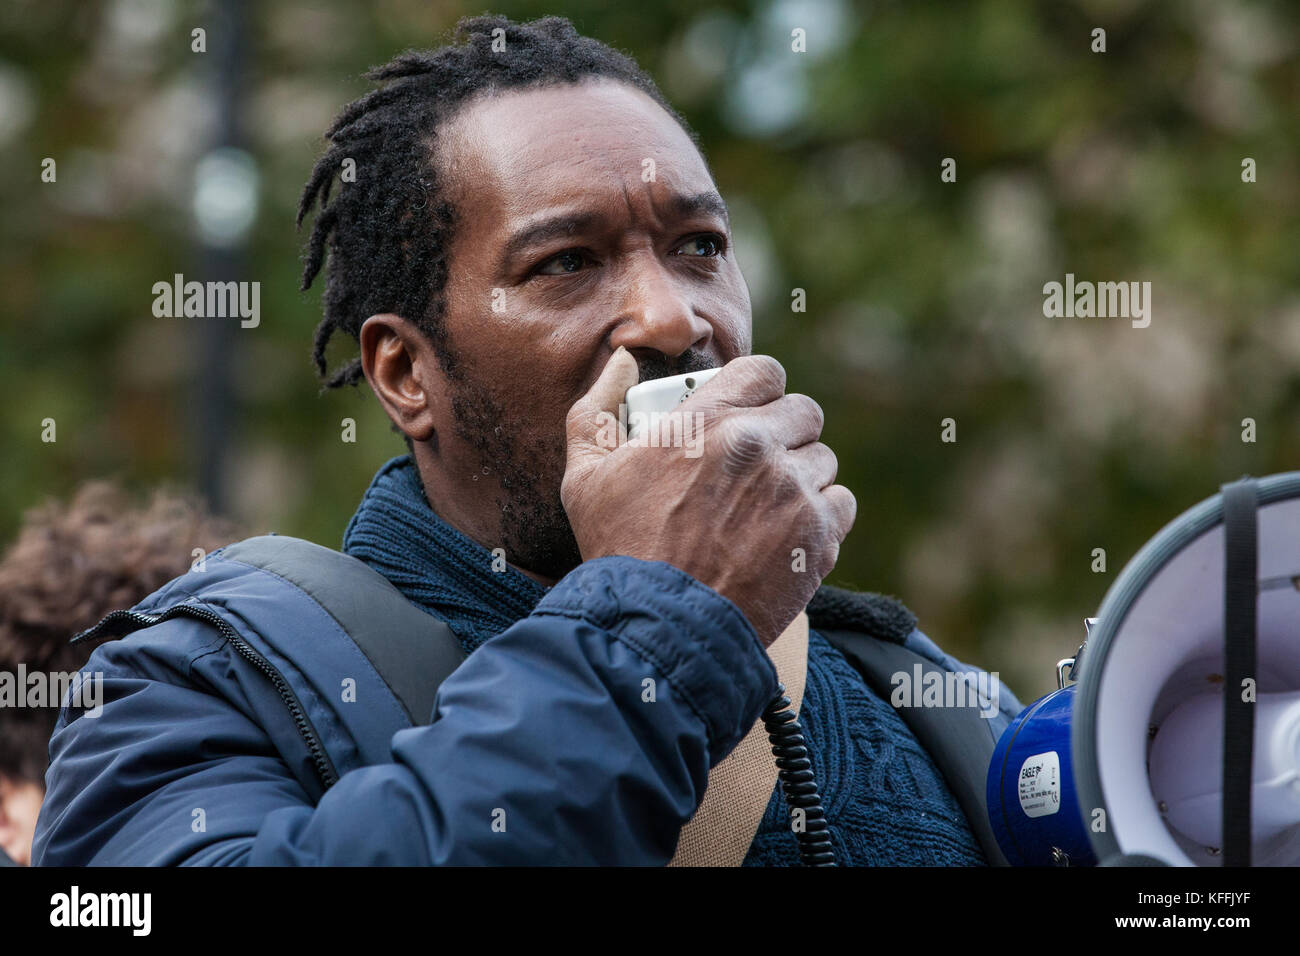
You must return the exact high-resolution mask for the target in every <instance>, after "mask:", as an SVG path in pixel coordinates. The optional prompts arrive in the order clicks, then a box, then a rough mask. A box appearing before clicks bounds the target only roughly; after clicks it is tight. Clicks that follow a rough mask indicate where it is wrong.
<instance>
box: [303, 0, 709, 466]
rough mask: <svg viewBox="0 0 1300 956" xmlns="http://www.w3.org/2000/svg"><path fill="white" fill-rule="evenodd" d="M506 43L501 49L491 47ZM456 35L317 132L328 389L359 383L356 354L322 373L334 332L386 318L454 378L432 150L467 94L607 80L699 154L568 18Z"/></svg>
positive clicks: (490, 23) (416, 53)
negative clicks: (409, 330) (350, 175)
mask: <svg viewBox="0 0 1300 956" xmlns="http://www.w3.org/2000/svg"><path fill="white" fill-rule="evenodd" d="M498 30H499V31H502V32H501V33H498V34H497V36H496V37H495V38H494V36H493V32H494V31H498ZM502 37H503V38H504V40H505V43H504V46H505V49H504V50H498V51H494V50H493V45H494V41H495V42H496V44H497V45H498V46H500V39H501V38H502ZM455 39H456V41H457V42H456V43H454V44H452V45H448V46H444V47H441V48H440V49H437V50H410V51H407V52H406V53H403V54H401V55H399V56H398V57H396V58H395V59H393V60H392V61H390V62H389V63H387V64H385V65H384V66H380V67H377V68H375V69H373V70H371V71H370V72H369V73H367V74H366V76H367V78H368V79H370V80H373V81H375V82H377V83H380V84H384V85H382V86H381V87H380V88H379V89H376V90H372V91H371V92H369V93H367V94H366V95H365V96H363V97H361V98H360V99H358V100H356V101H355V102H353V103H351V104H349V105H348V106H346V107H344V109H343V111H342V112H341V113H339V115H338V117H337V118H336V119H335V120H334V124H333V125H332V126H331V127H330V128H329V129H328V130H327V131H326V133H325V137H326V139H327V140H329V143H330V146H329V149H328V150H327V151H326V153H325V154H324V155H323V156H321V158H320V159H319V160H318V161H317V163H316V166H315V168H314V169H312V174H311V178H310V179H309V180H308V182H307V185H306V186H305V187H304V189H303V192H302V198H301V199H300V201H299V203H298V219H297V223H298V225H299V226H301V225H302V220H303V218H304V217H305V216H306V215H307V213H308V212H309V211H310V210H311V208H312V206H313V205H315V204H316V203H317V202H318V201H319V203H320V212H319V214H318V215H317V217H316V221H315V223H314V225H313V227H312V231H311V237H310V238H309V240H308V242H307V249H306V255H305V266H304V268H303V273H302V285H301V290H302V291H306V290H307V289H308V288H310V286H311V284H312V281H313V280H314V279H315V277H316V274H317V273H318V272H320V270H321V266H322V264H323V263H324V259H325V251H326V245H327V244H328V246H329V268H328V276H327V279H326V285H325V294H324V303H323V304H324V317H323V318H322V319H321V322H320V324H319V325H318V326H317V327H316V334H315V338H314V341H313V346H312V359H313V361H314V362H315V365H316V371H317V373H318V374H319V375H320V377H321V380H322V382H323V385H324V387H325V388H336V387H338V386H340V385H356V384H357V383H358V382H359V381H360V380H361V379H362V377H363V373H362V370H361V359H360V358H353V359H352V360H351V361H349V362H348V363H346V364H345V365H343V366H342V367H341V368H339V369H337V370H335V371H334V372H332V373H328V372H327V371H326V361H325V348H326V346H327V345H328V344H329V341H330V338H331V336H333V334H334V333H335V332H336V331H338V330H340V329H341V330H343V331H344V332H346V333H347V334H348V335H350V336H351V337H352V338H353V339H359V337H360V332H361V325H362V323H364V322H365V320H366V319H367V318H368V317H370V316H371V315H375V314H377V313H382V312H391V313H394V314H397V315H401V316H403V317H405V318H407V319H409V320H410V321H412V322H414V323H415V324H416V325H417V327H419V328H420V329H421V330H422V331H423V332H424V333H425V335H427V336H428V337H429V339H430V341H432V342H433V343H434V345H435V346H436V347H437V352H438V359H439V362H440V363H442V365H443V367H444V368H445V369H447V370H448V371H449V372H450V371H453V370H454V360H453V357H452V355H451V352H450V350H449V348H448V344H447V341H446V332H445V329H444V327H443V324H442V313H443V309H444V307H445V300H444V297H443V292H444V290H445V288H446V284H447V250H448V249H449V248H450V246H451V242H452V236H453V229H454V226H455V222H456V213H455V210H454V209H453V208H452V206H451V204H450V203H449V202H448V201H447V199H446V191H445V189H444V186H445V183H444V177H443V175H442V171H441V170H439V169H437V168H435V167H436V162H435V155H434V149H433V145H434V140H435V138H436V137H437V135H438V130H439V128H440V127H441V126H442V124H443V123H445V122H446V121H447V120H449V119H450V118H451V117H452V116H453V115H454V114H455V113H456V112H457V110H458V109H459V108H460V107H462V106H464V105H466V103H467V102H468V100H469V99H470V98H471V97H474V96H476V95H478V94H480V93H483V94H488V95H494V94H496V93H498V92H500V91H504V90H517V89H525V88H538V87H545V86H552V85H559V84H566V83H578V82H579V81H581V80H583V79H586V78H589V77H608V78H611V79H614V80H619V81H622V82H624V83H627V84H629V85H630V86H632V87H634V88H636V89H638V90H640V91H642V92H643V93H645V94H647V95H648V96H650V97H651V98H652V99H653V100H654V101H655V102H657V103H658V104H659V105H660V106H662V107H663V108H664V110H666V111H667V112H668V114H669V115H670V116H672V117H673V118H674V119H675V120H676V121H677V122H678V123H679V124H680V125H681V127H682V129H683V130H684V131H685V132H686V134H687V136H689V137H690V139H691V142H693V143H695V145H696V147H697V148H698V146H699V138H698V136H697V135H696V133H695V132H694V131H693V130H692V129H691V128H690V127H689V125H688V124H687V123H686V121H685V120H684V119H683V118H682V117H681V116H679V115H678V114H677V112H676V111H675V110H674V109H673V108H672V107H671V106H669V105H668V102H667V101H666V100H665V99H664V97H663V94H662V93H660V92H659V88H658V87H657V86H656V85H655V82H654V81H653V80H652V79H651V78H650V77H649V75H647V74H646V73H645V72H643V71H642V70H641V68H640V67H638V66H637V65H636V63H635V62H633V61H632V59H631V58H629V57H628V56H626V55H624V54H623V53H620V52H618V51H616V50H614V49H612V48H611V47H609V46H606V45H605V44H603V43H601V42H600V41H598V40H593V39H591V38H589V37H584V36H581V35H580V34H579V33H578V32H577V30H576V29H575V28H574V26H573V24H572V23H570V22H569V20H567V19H565V18H564V17H556V16H549V17H543V18H542V19H539V20H534V21H532V22H530V23H523V24H518V23H513V22H512V21H510V20H509V19H507V18H505V17H502V16H491V15H489V16H477V17H467V18H463V19H461V20H460V21H459V22H458V23H457V24H456V30H455ZM347 159H351V160H352V161H353V162H354V163H355V168H356V171H357V172H356V177H355V181H351V180H348V181H341V182H340V186H339V192H338V195H337V196H335V198H334V200H333V202H331V201H330V190H331V187H332V186H333V183H334V177H335V175H336V174H337V173H339V171H340V170H341V169H342V167H343V163H344V160H347ZM408 444H409V442H408Z"/></svg>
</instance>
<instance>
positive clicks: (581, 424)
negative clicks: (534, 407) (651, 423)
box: [565, 345, 640, 466]
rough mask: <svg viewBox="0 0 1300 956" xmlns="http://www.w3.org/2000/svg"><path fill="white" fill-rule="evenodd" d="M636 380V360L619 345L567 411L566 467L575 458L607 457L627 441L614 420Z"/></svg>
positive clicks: (624, 432)
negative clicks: (588, 386) (567, 449)
mask: <svg viewBox="0 0 1300 956" xmlns="http://www.w3.org/2000/svg"><path fill="white" fill-rule="evenodd" d="M639 377H640V371H639V370H638V368H637V364H636V359H635V358H633V357H632V353H631V352H629V351H628V350H627V349H625V348H624V347H623V346H621V345H620V346H619V347H618V349H617V350H616V351H615V352H614V354H613V355H611V356H610V359H609V361H608V362H606V363H605V368H604V370H602V371H601V373H600V377H599V378H597V379H596V381H595V382H593V383H592V386H591V388H590V389H588V390H587V394H586V395H583V396H582V398H580V399H578V400H577V401H576V402H574V403H573V407H572V408H570V409H569V415H568V418H567V419H566V420H565V431H566V434H567V436H568V443H569V464H570V466H572V465H573V464H574V461H575V459H576V458H583V457H589V456H604V455H607V454H609V453H610V452H611V451H613V450H614V449H615V448H617V447H618V445H619V444H621V443H622V442H623V441H625V440H626V439H627V434H626V431H625V429H624V427H623V425H622V424H621V423H620V422H619V420H618V407H619V405H621V404H622V403H623V396H624V395H626V394H627V390H628V389H629V388H631V387H632V386H633V385H635V384H636V383H637V379H638V378H639Z"/></svg>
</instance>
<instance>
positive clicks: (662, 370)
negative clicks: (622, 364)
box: [636, 349, 718, 384]
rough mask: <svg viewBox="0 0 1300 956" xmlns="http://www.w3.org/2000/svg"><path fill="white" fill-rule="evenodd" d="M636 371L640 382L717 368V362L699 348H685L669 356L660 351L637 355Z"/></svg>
mask: <svg viewBox="0 0 1300 956" xmlns="http://www.w3.org/2000/svg"><path fill="white" fill-rule="evenodd" d="M636 364H637V371H638V373H639V375H640V377H639V378H638V379H637V382H638V384H639V383H641V382H650V381H653V380H654V379H657V378H668V376H670V375H685V374H686V373H687V372H703V371H704V370H705V369H707V368H717V366H718V363H717V362H715V361H714V360H713V359H711V358H710V357H709V356H707V355H705V354H704V353H703V352H701V351H700V350H699V349H687V350H686V351H685V352H683V353H682V354H681V355H678V356H676V357H674V358H670V357H669V356H667V355H664V354H663V353H662V352H656V353H654V354H653V355H645V356H637V359H636Z"/></svg>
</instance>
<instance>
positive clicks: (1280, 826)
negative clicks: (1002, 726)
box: [986, 472, 1300, 866]
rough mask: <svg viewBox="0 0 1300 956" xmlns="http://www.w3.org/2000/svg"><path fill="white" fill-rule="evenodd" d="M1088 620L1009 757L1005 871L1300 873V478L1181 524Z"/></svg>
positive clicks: (1003, 780)
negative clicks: (1096, 867)
mask: <svg viewBox="0 0 1300 956" xmlns="http://www.w3.org/2000/svg"><path fill="white" fill-rule="evenodd" d="M1087 624H1088V633H1087V635H1086V640H1085V641H1084V643H1083V645H1082V646H1081V647H1080V648H1079V651H1078V652H1076V654H1075V656H1074V657H1073V658H1068V659H1066V660H1063V661H1061V662H1060V664H1059V665H1058V667H1057V680H1058V690H1056V691H1054V692H1053V693H1051V694H1048V695H1046V696H1045V697H1042V698H1040V699H1039V700H1037V701H1035V702H1034V703H1033V704H1031V705H1030V706H1028V707H1026V708H1025V709H1024V711H1022V712H1021V714H1020V715H1019V716H1018V717H1017V718H1016V719H1015V720H1014V721H1013V722H1012V724H1011V725H1010V726H1009V727H1008V728H1007V730H1006V731H1005V732H1004V733H1003V735H1002V737H1001V739H1000V740H999V742H998V745H997V748H996V749H995V750H994V753H993V758H992V760H991V762H990V766H989V773H988V780H987V790H986V797H987V805H988V809H989V822H990V824H991V825H992V829H993V832H994V834H995V835H996V837H997V840H998V843H999V846H1000V847H1001V848H1002V851H1003V853H1004V854H1005V855H1006V857H1007V860H1008V861H1009V862H1010V863H1012V864H1013V865H1029V866H1035V865H1037V866H1047V865H1092V864H1096V863H1098V862H1100V863H1101V864H1102V865H1124V864H1136V865H1173V866H1224V865H1228V866H1241V865H1252V864H1253V865H1259V866H1295V865H1300V472H1288V473H1285V474H1279V475H1272V476H1269V477H1267V478H1261V479H1250V478H1246V479H1242V480H1241V481H1239V482H1234V483H1232V484H1229V485H1225V486H1223V488H1222V490H1221V491H1220V493H1219V494H1217V495H1215V496H1213V497H1212V498H1209V499H1207V500H1205V501H1203V502H1201V503H1200V504H1198V505H1196V506H1195V507H1193V508H1191V509H1190V510H1188V511H1186V512H1184V513H1183V514H1182V515H1180V516H1179V517H1178V518H1176V519H1175V520H1174V521H1172V522H1170V523H1169V524H1168V525H1166V526H1165V527H1164V528H1163V529H1162V530H1161V531H1160V532H1159V533H1158V534H1157V535H1156V536H1155V537H1154V538H1152V539H1151V540H1150V541H1149V542H1148V543H1147V544H1146V545H1145V546H1144V547H1143V548H1142V549H1141V551H1139V552H1138V554H1137V555H1136V556H1135V557H1134V558H1133V559H1132V560H1131V561H1130V562H1129V563H1128V564H1127V565H1126V566H1125V568H1124V570H1123V571H1122V572H1121V573H1120V575H1119V577H1118V578H1116V580H1115V583H1114V585H1113V586H1112V587H1111V588H1110V590H1109V591H1108V592H1107V593H1106V597H1105V599H1104V600H1103V601H1102V605H1101V608H1100V610H1099V611H1098V612H1097V616H1096V618H1092V619H1089V620H1088V622H1087ZM1068 681H1073V683H1067V682H1068Z"/></svg>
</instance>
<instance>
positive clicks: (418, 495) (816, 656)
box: [343, 456, 985, 866]
mask: <svg viewBox="0 0 1300 956" xmlns="http://www.w3.org/2000/svg"><path fill="white" fill-rule="evenodd" d="M343 549H344V550H345V551H346V552H347V553H349V554H351V555H353V556H355V557H357V558H360V559H361V560H363V561H365V562H366V563H367V564H369V565H370V566H371V567H373V568H374V569H375V570H377V571H379V572H380V573H381V574H383V575H384V576H385V577H386V578H388V580H389V581H391V582H392V583H393V585H394V586H395V587H396V588H397V589H398V590H399V591H401V592H402V594H403V595H405V596H406V598H407V599H408V600H410V601H411V602H413V603H415V604H417V605H419V606H420V607H423V608H424V609H425V610H427V611H428V612H429V613H431V614H433V615H434V616H435V617H437V618H439V619H440V620H443V621H446V622H447V624H448V625H449V626H450V627H451V629H452V631H453V632H454V633H455V634H456V636H457V637H458V638H459V639H460V642H461V645H462V646H463V647H464V649H465V651H466V653H473V652H474V650H475V649H476V648H478V647H479V646H481V645H482V644H483V642H484V641H486V640H488V639H489V638H491V637H493V636H494V635H496V634H499V633H500V632H501V631H504V630H505V629H506V628H508V627H510V625H512V624H513V623H515V621H517V620H519V619H520V618H523V617H526V616H527V615H528V614H530V613H532V610H533V608H534V607H535V606H536V604H537V602H538V601H540V600H541V599H542V597H543V596H544V595H545V594H546V588H544V587H543V586H542V585H540V584H538V583H537V582H536V581H533V580H532V579H531V578H529V577H527V576H525V575H523V574H520V573H519V572H517V571H515V570H514V569H513V568H510V567H507V568H506V569H505V570H504V571H498V572H494V571H493V570H492V555H491V553H490V552H489V551H488V549H486V548H484V547H482V546H481V545H479V544H477V543H475V542H473V541H471V540H470V539H469V538H468V537H466V536H465V535H463V534H461V533H460V532H459V531H456V530H455V529H454V528H452V527H451V526H450V525H448V524H447V523H446V522H444V521H442V520H441V519H440V518H438V516H437V515H436V514H434V513H433V511H432V509H431V508H430V507H429V504H428V502H427V500H426V499H425V495H424V489H423V487H422V485H421V483H420V479H419V475H418V473H417V472H416V469H415V466H414V464H413V463H412V461H411V459H410V458H409V456H402V457H400V458H395V459H393V460H392V461H390V462H388V463H387V464H385V465H384V466H383V467H382V468H381V469H380V470H379V473H378V474H377V475H376V476H375V479H374V481H373V482H372V483H371V486H370V488H369V489H368V490H367V491H366V494H365V497H364V498H363V499H362V502H361V505H360V507H359V508H358V510H357V513H356V514H355V515H354V516H353V518H352V521H351V522H350V523H349V525H348V528H347V531H346V533H345V535H344V540H343ZM834 602H835V598H834V597H833V595H831V594H827V593H819V595H818V599H817V600H815V601H814V602H813V604H812V605H810V607H809V616H810V618H811V619H812V621H813V623H814V625H815V624H816V623H817V622H818V620H819V619H825V618H827V617H832V618H837V624H836V626H843V624H842V623H841V621H842V619H843V617H844V615H845V613H846V610H845V608H842V607H835V606H833V605H834ZM863 609H865V612H866V613H867V614H868V615H870V616H872V618H873V619H872V620H869V621H849V622H847V623H849V624H857V625H858V627H859V629H865V630H868V631H872V630H873V629H875V630H879V629H885V630H891V629H892V630H893V631H895V632H898V631H900V630H901V631H902V632H903V633H904V634H905V632H906V630H910V629H911V627H912V626H914V620H913V619H912V618H911V615H910V613H909V612H907V610H906V609H905V608H903V607H902V606H901V605H898V604H897V603H896V602H889V601H888V599H880V600H878V601H877V602H876V603H874V604H871V603H861V604H859V606H858V608H857V610H856V612H854V611H850V612H849V613H850V614H851V613H858V614H861V613H863ZM799 717H800V721H801V722H802V724H803V727H804V734H805V737H806V739H807V742H808V747H809V750H810V751H811V755H812V761H813V769H814V771H815V772H816V774H817V779H818V783H819V785H820V788H821V794H822V803H823V806H824V807H825V809H826V816H827V819H828V821H829V823H830V827H831V839H832V841H833V842H834V845H835V855H836V860H837V861H838V862H839V863H840V865H842V866H852V865H859V866H885V865H894V866H952V865H983V864H984V862H985V860H984V856H983V854H982V853H981V851H980V848H979V845H978V843H977V842H976V840H975V837H974V835H973V834H972V832H971V830H970V827H969V826H968V824H967V822H966V818H965V816H964V815H963V814H962V811H961V808H960V807H959V806H958V805H957V801H956V799H955V798H954V797H953V795H952V793H951V792H950V791H949V790H948V787H947V785H946V784H945V783H944V780H943V777H942V775H941V774H940V772H939V769H938V768H937V767H936V766H935V764H934V762H933V761H932V760H931V759H930V757H929V755H928V754H927V753H926V752H925V750H924V749H923V748H922V747H921V745H920V743H918V741H917V739H916V737H915V736H913V734H912V732H911V731H910V730H909V729H908V727H907V725H906V724H905V723H904V722H903V720H902V718H901V717H899V715H898V714H897V713H896V712H895V711H894V709H893V708H892V707H891V706H890V705H889V703H888V702H887V701H885V700H882V699H881V698H880V697H878V696H877V695H876V694H875V693H873V692H872V691H871V690H870V689H869V688H868V687H867V685H866V683H865V682H864V681H863V680H862V677H861V675H859V674H858V672H857V671H856V670H855V669H854V667H853V665H852V664H850V663H849V662H848V661H847V660H846V659H845V658H844V656H843V655H842V654H841V653H840V652H839V651H838V650H836V649H835V648H834V647H832V646H831V644H830V642H829V641H827V640H826V639H825V638H824V637H822V636H821V635H819V634H817V633H816V631H815V630H814V631H813V632H812V633H811V634H810V635H809V641H808V676H807V683H806V686H805V689H804V698H803V704H802V707H801V708H800V712H799ZM788 821H789V812H788V810H787V807H786V803H785V797H784V795H783V794H782V792H781V788H780V787H779V786H777V787H775V788H774V789H773V792H772V798H771V800H770V802H769V803H768V807H767V810H766V812H765V813H764V815H763V819H762V821H761V822H760V824H759V827H758V833H757V834H756V835H755V837H754V842H753V843H752V845H751V846H750V849H749V853H748V855H747V856H746V858H745V861H744V865H745V866H795V865H797V864H798V862H799V856H798V850H797V847H796V845H795V840H794V836H793V835H792V834H791V832H790V827H789V822H788Z"/></svg>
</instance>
